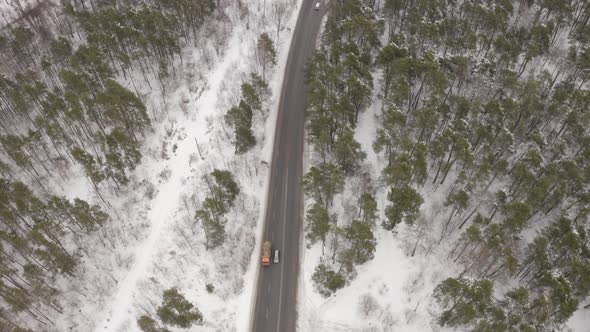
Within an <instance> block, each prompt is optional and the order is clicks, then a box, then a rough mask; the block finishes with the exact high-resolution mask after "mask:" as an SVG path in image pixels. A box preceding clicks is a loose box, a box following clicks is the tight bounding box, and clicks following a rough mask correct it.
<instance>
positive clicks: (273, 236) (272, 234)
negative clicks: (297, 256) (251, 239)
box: [270, 232, 275, 242]
mask: <svg viewBox="0 0 590 332" xmlns="http://www.w3.org/2000/svg"><path fill="white" fill-rule="evenodd" d="M270 240H271V241H272V242H275V232H270Z"/></svg>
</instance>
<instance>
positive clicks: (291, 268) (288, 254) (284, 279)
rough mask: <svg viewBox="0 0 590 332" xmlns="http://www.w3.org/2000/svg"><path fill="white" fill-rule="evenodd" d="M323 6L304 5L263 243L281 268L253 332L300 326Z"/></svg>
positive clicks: (286, 85) (262, 277) (272, 270)
mask: <svg viewBox="0 0 590 332" xmlns="http://www.w3.org/2000/svg"><path fill="white" fill-rule="evenodd" d="M326 2H327V1H321V6H320V10H315V8H314V7H315V5H316V3H317V0H303V3H302V5H301V9H300V11H299V17H298V18H297V24H296V26H295V31H294V33H293V40H292V41H291V46H290V49H289V55H288V58H287V65H286V68H285V73H284V75H285V77H284V80H283V87H282V89H281V100H280V102H279V111H278V118H277V128H276V134H275V142H274V148H273V150H274V151H273V160H272V164H271V174H270V183H269V188H268V190H269V195H268V202H267V208H266V214H265V221H264V233H263V239H262V240H263V241H265V240H270V241H271V242H272V254H273V257H272V258H274V251H275V250H276V249H278V250H280V252H281V255H280V256H281V257H280V258H281V259H280V263H279V264H274V263H271V266H269V267H260V273H259V274H258V281H257V288H256V307H255V308H254V317H253V318H252V331H253V332H271V331H272V332H294V331H295V329H296V321H297V311H296V306H297V282H298V277H299V245H300V243H299V240H300V237H301V232H302V222H303V219H302V210H303V209H302V208H303V201H302V193H301V176H302V169H303V163H302V155H303V139H304V134H303V127H304V118H303V113H304V108H305V100H306V95H307V86H306V84H305V72H304V70H305V64H306V62H307V60H308V59H309V57H310V55H311V54H312V53H313V50H314V48H315V44H316V39H317V35H318V31H319V29H320V25H321V21H322V16H323V15H324V13H325V11H326V8H325V3H326Z"/></svg>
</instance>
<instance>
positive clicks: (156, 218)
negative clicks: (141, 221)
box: [97, 34, 241, 331]
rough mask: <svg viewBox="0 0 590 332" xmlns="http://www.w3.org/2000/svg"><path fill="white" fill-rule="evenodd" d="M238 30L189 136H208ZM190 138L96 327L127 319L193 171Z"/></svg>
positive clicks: (113, 327)
mask: <svg viewBox="0 0 590 332" xmlns="http://www.w3.org/2000/svg"><path fill="white" fill-rule="evenodd" d="M238 41H239V37H238V35H237V34H235V35H234V37H233V38H232V40H231V41H230V43H229V44H230V45H232V46H230V49H229V50H228V51H227V56H226V57H225V58H224V59H223V60H222V61H221V63H220V64H219V65H218V66H217V68H216V69H215V70H214V71H213V72H212V73H211V74H210V77H211V81H210V82H209V84H208V89H207V90H206V91H205V92H204V93H203V95H202V96H201V98H199V99H198V101H197V102H196V103H195V108H196V109H197V110H198V111H200V110H204V111H205V112H199V113H200V114H198V118H199V120H201V121H195V122H194V123H192V124H191V125H190V126H189V127H185V128H186V129H187V130H190V131H189V134H188V135H189V136H191V137H197V140H198V141H203V140H206V139H207V136H206V135H205V134H206V132H207V128H206V126H205V124H206V122H205V121H203V120H204V119H205V118H206V117H207V116H208V115H209V114H208V112H211V111H212V110H215V109H216V97H217V91H218V89H219V87H220V84H221V81H222V79H223V78H225V77H226V75H225V73H226V72H227V70H228V68H229V66H230V64H231V63H233V62H235V61H237V59H238V58H239V56H240V55H241V54H240V48H239V45H240V43H239V42H238ZM192 143H193V142H192V141H191V140H183V141H181V142H179V143H178V149H177V153H176V154H175V155H174V156H173V157H172V158H171V160H170V165H171V166H173V168H172V169H171V178H170V179H169V180H168V181H167V183H165V184H164V185H163V186H161V187H160V188H159V190H160V193H159V194H158V195H157V197H156V200H155V201H154V202H153V203H152V206H153V207H154V209H153V210H152V211H150V213H149V214H148V220H150V221H151V223H150V224H151V227H150V231H149V235H148V237H147V239H146V240H145V241H144V242H143V243H142V244H141V245H140V246H138V247H137V248H136V249H135V254H134V255H133V256H134V257H136V258H137V261H136V262H135V264H134V265H133V266H132V267H131V269H130V271H129V272H128V274H127V277H125V279H124V280H123V282H122V283H119V286H118V288H119V289H118V291H117V293H116V295H115V296H114V297H113V299H114V300H113V301H112V302H111V303H112V305H110V306H108V307H109V308H111V310H110V311H109V313H108V316H107V317H108V318H106V319H105V320H104V321H103V323H102V324H99V325H98V327H97V330H99V329H106V330H108V331H114V330H118V328H119V327H120V326H121V325H122V324H123V322H124V320H126V319H128V317H129V316H128V313H129V307H130V305H131V302H132V300H133V292H134V291H135V290H136V288H137V283H138V280H139V279H140V278H141V277H142V276H144V275H145V274H146V269H147V268H148V265H149V263H150V262H151V261H152V260H153V259H154V256H155V255H154V254H155V253H156V252H157V249H158V246H157V244H158V242H159V240H160V238H161V237H162V235H163V232H164V231H165V230H166V228H169V223H170V221H171V220H172V219H173V214H174V211H175V209H176V207H177V206H178V199H179V197H178V196H175V195H170V193H174V192H178V188H182V187H183V183H182V182H183V179H184V178H187V177H188V176H189V175H190V169H189V168H188V167H187V165H190V162H189V158H190V155H191V154H192V153H193V151H194V146H193V144H192ZM156 257H157V256H156Z"/></svg>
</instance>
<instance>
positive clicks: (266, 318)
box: [265, 307, 268, 320]
mask: <svg viewBox="0 0 590 332" xmlns="http://www.w3.org/2000/svg"><path fill="white" fill-rule="evenodd" d="M265 317H266V320H268V307H266V315H265Z"/></svg>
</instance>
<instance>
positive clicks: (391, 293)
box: [299, 102, 458, 332]
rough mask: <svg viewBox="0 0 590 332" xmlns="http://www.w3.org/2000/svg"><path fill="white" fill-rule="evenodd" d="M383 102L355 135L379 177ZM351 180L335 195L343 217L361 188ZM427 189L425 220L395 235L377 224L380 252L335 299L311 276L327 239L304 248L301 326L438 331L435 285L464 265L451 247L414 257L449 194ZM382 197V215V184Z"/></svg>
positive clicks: (381, 202)
mask: <svg viewBox="0 0 590 332" xmlns="http://www.w3.org/2000/svg"><path fill="white" fill-rule="evenodd" d="M379 107H380V104H379V103H378V102H376V103H375V104H374V105H373V106H372V107H371V108H370V109H369V110H367V111H366V112H364V113H362V114H361V115H360V117H359V123H358V128H357V131H356V135H355V138H356V139H357V141H358V142H359V143H360V144H361V145H362V148H363V151H365V152H366V153H367V160H366V167H367V168H366V170H367V171H368V172H369V174H370V176H371V178H372V179H373V181H374V182H375V180H376V179H377V178H378V177H379V174H380V173H381V168H379V167H380V166H379V165H384V162H383V161H382V160H380V159H379V157H378V156H377V155H376V154H375V153H374V152H373V148H372V144H373V139H374V137H375V130H376V129H377V128H378V127H377V122H376V121H377V119H376V115H375V114H376V113H377V110H378V109H379ZM307 154H308V157H307V158H306V159H307V160H312V159H313V157H312V156H311V155H310V154H311V152H310V151H307ZM351 182H355V180H352V181H351V180H349V181H348V183H347V185H346V188H345V190H344V192H343V193H342V194H340V195H338V196H337V197H336V198H335V203H334V205H335V207H336V208H335V209H334V210H335V211H337V213H338V215H340V216H342V215H345V212H344V211H345V207H344V206H345V205H346V204H343V202H342V200H343V199H347V197H355V193H358V190H355V187H354V186H355V185H354V184H353V185H351ZM438 192H441V191H440V190H439V191H438ZM421 194H422V195H423V196H424V195H430V200H428V201H427V204H424V205H423V206H422V207H421V216H422V219H420V220H418V221H417V222H416V224H415V225H413V226H408V225H406V224H400V225H398V226H396V227H397V228H396V233H395V234H394V233H392V232H389V231H386V230H384V229H383V228H381V227H380V226H377V227H376V228H375V230H374V234H375V238H376V240H377V247H376V250H375V257H374V258H373V259H372V260H370V261H369V262H367V263H365V264H363V265H360V266H358V267H357V269H356V273H357V274H356V277H355V278H354V280H353V281H352V282H350V283H349V284H347V285H346V286H345V287H344V288H343V289H341V290H339V291H337V292H336V294H335V295H334V296H332V297H330V298H327V299H326V298H323V297H322V296H321V295H320V294H318V293H317V292H316V291H315V290H314V289H313V281H312V280H311V277H312V274H313V272H314V269H315V267H316V266H317V265H318V263H319V262H320V261H321V259H322V258H321V244H316V245H314V246H313V247H311V248H309V249H307V250H304V255H303V266H302V279H300V298H301V300H300V303H299V305H300V313H301V315H300V317H299V330H300V331H366V330H371V329H373V330H375V331H408V332H410V331H411V332H414V331H431V330H432V328H431V322H432V317H433V316H432V314H433V308H432V307H431V293H432V290H433V289H434V287H435V286H436V285H437V284H438V283H439V282H440V281H441V280H443V279H445V278H447V277H450V276H453V275H454V274H456V271H457V269H458V268H457V266H455V265H454V264H452V262H451V261H447V260H446V257H442V256H443V254H442V253H443V252H446V250H439V251H438V253H437V252H434V253H433V252H424V250H422V251H421V250H418V251H417V252H416V254H415V255H414V257H412V256H411V252H412V250H413V247H414V244H415V242H414V240H415V239H416V238H417V237H420V238H422V239H423V240H422V241H423V242H421V246H422V245H425V244H426V242H427V241H428V240H429V238H428V236H426V235H425V234H420V233H419V230H420V229H421V225H420V223H421V222H425V221H426V220H432V219H434V218H436V216H437V213H438V212H439V208H440V206H441V205H442V202H443V201H444V199H445V198H444V197H442V195H437V193H436V192H430V193H424V192H421ZM376 199H377V202H378V206H379V209H380V211H379V213H380V219H382V218H383V210H384V207H385V206H386V205H387V200H386V190H384V189H383V188H379V189H378V190H377V195H376ZM339 205H340V206H339ZM326 250H329V249H327V248H326ZM439 253H440V254H439ZM328 256H329V255H328Z"/></svg>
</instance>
